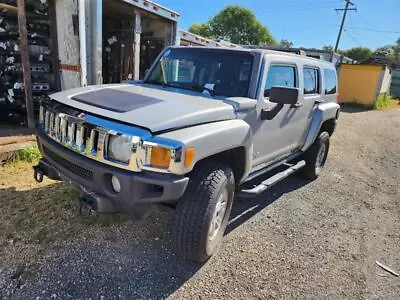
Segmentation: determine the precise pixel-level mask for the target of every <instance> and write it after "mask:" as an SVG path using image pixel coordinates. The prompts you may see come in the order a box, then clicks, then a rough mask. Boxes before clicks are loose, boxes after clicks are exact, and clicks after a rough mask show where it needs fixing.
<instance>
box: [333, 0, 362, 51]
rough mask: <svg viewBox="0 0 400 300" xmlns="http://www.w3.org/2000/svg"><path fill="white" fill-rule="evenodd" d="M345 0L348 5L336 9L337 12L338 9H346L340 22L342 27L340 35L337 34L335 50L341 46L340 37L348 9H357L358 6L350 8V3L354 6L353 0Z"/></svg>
mask: <svg viewBox="0 0 400 300" xmlns="http://www.w3.org/2000/svg"><path fill="white" fill-rule="evenodd" d="M345 1H346V6H345V7H344V8H337V9H335V10H336V11H337V12H338V11H344V13H343V17H342V23H341V24H340V29H339V32H338V36H337V39H336V44H335V48H334V51H335V52H336V51H337V49H338V47H339V42H340V37H341V35H342V31H343V25H344V21H345V20H346V15H347V11H349V10H357V8H355V7H354V8H349V6H350V5H351V6H354V3H353V2H351V1H350V0H345Z"/></svg>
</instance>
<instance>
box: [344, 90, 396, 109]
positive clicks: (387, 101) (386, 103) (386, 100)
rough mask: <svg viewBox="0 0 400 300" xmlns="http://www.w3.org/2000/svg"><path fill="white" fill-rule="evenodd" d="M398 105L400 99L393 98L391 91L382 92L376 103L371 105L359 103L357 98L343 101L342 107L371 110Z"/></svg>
mask: <svg viewBox="0 0 400 300" xmlns="http://www.w3.org/2000/svg"><path fill="white" fill-rule="evenodd" d="M397 105H400V101H399V100H397V99H394V98H392V97H391V96H390V94H389V93H383V94H380V95H379V96H378V98H376V100H375V101H374V103H373V104H371V105H368V104H361V103H357V102H356V100H354V101H353V102H345V103H341V106H342V107H348V108H352V109H359V110H371V109H375V110H384V109H388V108H393V107H395V106H397Z"/></svg>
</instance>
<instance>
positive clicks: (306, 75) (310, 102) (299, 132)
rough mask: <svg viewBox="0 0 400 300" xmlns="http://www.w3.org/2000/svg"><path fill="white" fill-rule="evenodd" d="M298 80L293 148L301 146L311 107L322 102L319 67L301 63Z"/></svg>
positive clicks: (308, 125)
mask: <svg viewBox="0 0 400 300" xmlns="http://www.w3.org/2000/svg"><path fill="white" fill-rule="evenodd" d="M300 80H301V82H302V84H301V86H302V88H301V90H300V96H299V106H298V108H297V109H296V113H295V114H294V115H293V118H292V120H291V122H293V125H294V126H293V133H292V134H291V139H292V141H291V142H292V145H293V149H297V148H301V147H302V146H303V144H304V141H305V139H306V136H307V132H308V130H309V127H310V124H311V118H312V112H313V108H314V107H315V106H316V105H318V103H320V102H322V77H321V70H320V68H319V67H316V66H313V65H303V66H302V67H301V74H300Z"/></svg>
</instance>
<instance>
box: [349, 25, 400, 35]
mask: <svg viewBox="0 0 400 300" xmlns="http://www.w3.org/2000/svg"><path fill="white" fill-rule="evenodd" d="M346 28H349V29H354V30H365V31H370V32H380V33H394V34H400V31H392V30H383V29H373V28H364V27H353V26H346Z"/></svg>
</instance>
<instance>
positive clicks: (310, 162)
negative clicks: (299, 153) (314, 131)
mask: <svg viewBox="0 0 400 300" xmlns="http://www.w3.org/2000/svg"><path fill="white" fill-rule="evenodd" d="M328 152H329V133H328V132H326V131H323V132H321V133H320V134H319V136H318V137H317V139H316V140H315V142H314V143H313V144H312V145H311V147H310V148H309V149H308V150H307V151H306V152H305V153H304V156H303V157H304V160H305V161H306V165H305V167H304V168H303V169H302V174H303V175H304V176H305V177H306V178H307V179H310V180H315V179H316V178H317V177H318V176H319V174H320V172H321V170H322V168H323V167H324V166H325V162H326V158H327V157H328Z"/></svg>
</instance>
